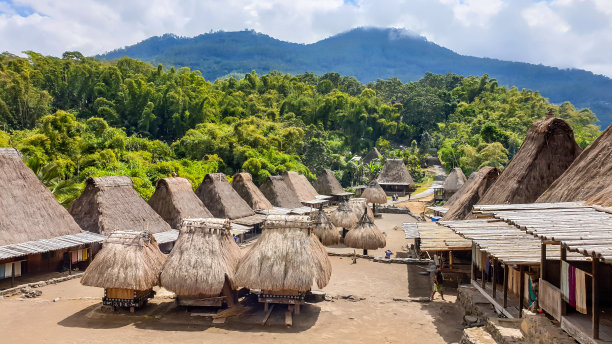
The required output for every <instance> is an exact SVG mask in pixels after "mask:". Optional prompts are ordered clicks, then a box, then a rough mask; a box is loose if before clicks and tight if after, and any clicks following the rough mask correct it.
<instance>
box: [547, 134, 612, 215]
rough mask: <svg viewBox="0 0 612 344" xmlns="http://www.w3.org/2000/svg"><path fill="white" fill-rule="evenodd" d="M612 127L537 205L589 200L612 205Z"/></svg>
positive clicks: (580, 157) (555, 183)
mask: <svg viewBox="0 0 612 344" xmlns="http://www.w3.org/2000/svg"><path fill="white" fill-rule="evenodd" d="M611 157H612V125H610V126H609V127H608V128H607V129H606V130H605V131H604V132H603V133H602V134H601V135H600V136H599V137H598V138H597V139H596V140H595V141H593V143H591V145H590V146H588V147H587V148H586V149H585V150H584V151H583V152H582V154H580V155H579V156H578V157H577V158H576V160H574V162H573V163H572V164H571V165H570V167H569V168H568V169H567V170H566V171H565V172H564V173H563V174H562V175H561V176H560V177H559V178H557V180H556V181H555V182H554V183H552V185H551V186H550V187H549V188H548V190H546V191H545V192H544V193H543V194H542V195H541V196H540V197H539V198H538V200H537V202H569V201H585V200H588V201H589V202H591V203H592V204H599V205H603V206H612V187H611V186H610V185H612V173H611V172H610V171H612V158H611Z"/></svg>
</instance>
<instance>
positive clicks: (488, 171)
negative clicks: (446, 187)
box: [442, 166, 500, 221]
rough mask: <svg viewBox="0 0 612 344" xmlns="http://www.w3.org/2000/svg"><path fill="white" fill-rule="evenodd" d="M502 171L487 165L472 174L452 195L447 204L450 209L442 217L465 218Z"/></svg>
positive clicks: (448, 219)
mask: <svg viewBox="0 0 612 344" xmlns="http://www.w3.org/2000/svg"><path fill="white" fill-rule="evenodd" d="M499 175H500V172H499V170H498V169H497V168H495V167H490V166H486V167H483V168H481V169H480V171H478V172H474V173H472V174H471V175H470V178H469V179H468V180H467V182H466V183H465V184H463V187H461V189H459V191H457V192H456V193H455V195H453V197H451V198H450V199H449V200H448V202H446V205H445V206H447V207H448V211H447V212H446V214H444V217H443V218H442V219H443V220H445V221H450V220H465V219H467V218H468V215H470V213H471V212H472V208H473V207H474V205H475V204H476V203H478V201H479V200H480V198H481V197H482V195H484V194H485V192H486V191H487V190H488V189H489V188H490V187H491V185H493V183H495V181H496V180H497V178H498V177H499Z"/></svg>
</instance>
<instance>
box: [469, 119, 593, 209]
mask: <svg viewBox="0 0 612 344" xmlns="http://www.w3.org/2000/svg"><path fill="white" fill-rule="evenodd" d="M581 151H582V149H580V147H579V146H578V144H576V141H574V131H573V130H572V128H571V127H570V126H569V125H568V124H567V123H566V122H565V121H564V120H562V119H559V118H550V119H545V120H542V121H539V122H536V123H534V124H533V125H532V126H531V129H529V132H528V133H527V137H525V141H524V142H523V145H522V146H521V148H520V149H519V151H518V153H517V154H516V155H515V156H514V158H513V159H512V161H510V163H509V164H508V166H506V168H505V169H504V171H503V172H502V174H501V175H500V176H499V178H498V179H497V181H496V182H495V183H494V184H493V186H491V188H489V190H487V192H486V193H485V194H484V196H483V197H482V198H481V199H480V201H479V202H478V204H505V203H509V204H517V203H532V202H535V201H536V199H538V197H539V196H540V195H541V194H542V193H543V192H544V191H545V190H546V189H547V188H548V187H549V186H550V185H551V184H552V183H553V182H554V181H555V180H556V179H557V178H559V176H560V175H561V174H563V172H564V171H565V170H566V169H567V168H568V167H569V166H570V165H571V164H572V162H573V161H574V159H576V157H577V156H578V155H579V154H580V152H581Z"/></svg>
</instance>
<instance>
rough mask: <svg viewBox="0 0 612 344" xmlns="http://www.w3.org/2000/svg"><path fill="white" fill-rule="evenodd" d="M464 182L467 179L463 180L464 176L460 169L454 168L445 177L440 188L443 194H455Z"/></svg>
mask: <svg viewBox="0 0 612 344" xmlns="http://www.w3.org/2000/svg"><path fill="white" fill-rule="evenodd" d="M465 182H467V178H465V174H463V171H462V170H461V167H455V168H453V170H452V171H451V172H450V174H449V175H448V177H446V180H445V181H444V184H443V185H442V188H443V189H444V191H445V192H448V193H455V192H457V190H459V189H461V187H462V186H463V184H465Z"/></svg>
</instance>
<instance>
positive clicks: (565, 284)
mask: <svg viewBox="0 0 612 344" xmlns="http://www.w3.org/2000/svg"><path fill="white" fill-rule="evenodd" d="M568 278H569V264H568V263H567V262H566V261H561V295H562V296H563V300H565V302H569V280H568Z"/></svg>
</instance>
